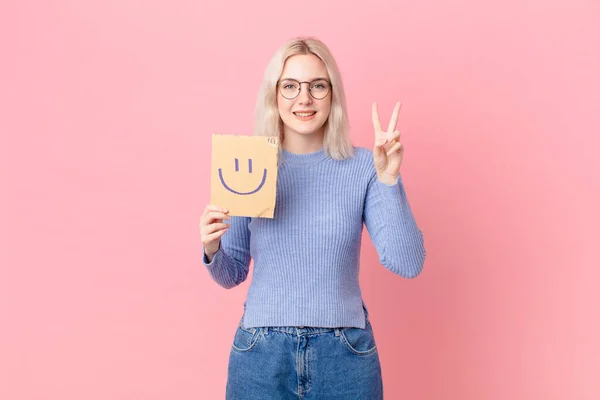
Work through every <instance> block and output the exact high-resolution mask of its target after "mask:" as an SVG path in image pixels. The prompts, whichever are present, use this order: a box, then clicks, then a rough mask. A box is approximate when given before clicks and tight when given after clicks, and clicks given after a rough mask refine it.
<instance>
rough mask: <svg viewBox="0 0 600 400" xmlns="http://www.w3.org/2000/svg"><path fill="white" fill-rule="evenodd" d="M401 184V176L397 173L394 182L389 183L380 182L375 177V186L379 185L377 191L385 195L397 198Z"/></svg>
mask: <svg viewBox="0 0 600 400" xmlns="http://www.w3.org/2000/svg"><path fill="white" fill-rule="evenodd" d="M401 185H402V177H401V176H400V175H398V177H397V178H396V182H394V183H393V184H391V185H388V184H387V183H384V182H381V181H380V180H379V179H377V186H378V187H379V192H380V193H381V194H382V195H384V196H386V197H394V198H398V196H399V195H400V186H401Z"/></svg>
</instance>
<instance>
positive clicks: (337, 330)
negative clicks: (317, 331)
mask: <svg viewBox="0 0 600 400" xmlns="http://www.w3.org/2000/svg"><path fill="white" fill-rule="evenodd" d="M334 331H335V336H340V328H335V329H334Z"/></svg>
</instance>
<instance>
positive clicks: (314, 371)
mask: <svg viewBox="0 0 600 400" xmlns="http://www.w3.org/2000/svg"><path fill="white" fill-rule="evenodd" d="M363 309H364V311H365V317H366V318H367V323H366V327H365V329H360V328H344V327H341V328H317V327H289V326H288V327H261V328H246V327H244V326H243V324H242V320H243V316H242V319H241V320H240V324H239V326H238V328H237V330H236V332H235V335H234V338H233V343H232V346H231V351H230V355H229V366H228V376H227V388H226V393H227V394H226V398H227V399H228V400H275V399H277V400H288V399H289V400H292V399H294V400H299V399H302V400H381V399H383V382H382V376H381V364H380V361H379V354H378V352H377V346H376V344H375V336H374V334H373V328H372V326H371V323H370V321H369V319H368V311H367V309H366V307H364V305H363Z"/></svg>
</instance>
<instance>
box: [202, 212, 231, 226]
mask: <svg viewBox="0 0 600 400" xmlns="http://www.w3.org/2000/svg"><path fill="white" fill-rule="evenodd" d="M223 219H226V220H231V217H230V216H229V215H227V214H225V213H222V212H219V211H209V212H208V213H207V214H206V215H205V216H204V218H202V223H203V224H204V225H209V224H211V223H212V222H214V221H216V220H223Z"/></svg>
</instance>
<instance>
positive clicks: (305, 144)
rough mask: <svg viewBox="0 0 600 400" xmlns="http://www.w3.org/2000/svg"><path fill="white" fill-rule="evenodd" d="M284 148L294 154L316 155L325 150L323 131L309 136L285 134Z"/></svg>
mask: <svg viewBox="0 0 600 400" xmlns="http://www.w3.org/2000/svg"><path fill="white" fill-rule="evenodd" d="M283 137H284V139H283V143H282V146H283V148H284V149H285V150H287V151H289V152H290V153H294V154H307V153H314V152H316V151H319V150H321V148H323V131H322V130H320V131H319V132H315V133H313V134H309V135H300V134H298V133H292V132H284V135H283Z"/></svg>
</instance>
